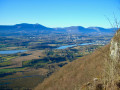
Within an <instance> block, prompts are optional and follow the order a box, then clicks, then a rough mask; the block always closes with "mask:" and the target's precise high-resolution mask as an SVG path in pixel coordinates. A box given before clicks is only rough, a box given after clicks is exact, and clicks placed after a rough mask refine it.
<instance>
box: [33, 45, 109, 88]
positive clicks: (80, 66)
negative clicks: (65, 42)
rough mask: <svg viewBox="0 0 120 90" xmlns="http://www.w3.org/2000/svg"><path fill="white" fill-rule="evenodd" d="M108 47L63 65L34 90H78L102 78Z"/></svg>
mask: <svg viewBox="0 0 120 90" xmlns="http://www.w3.org/2000/svg"><path fill="white" fill-rule="evenodd" d="M109 47H110V46H109V45H107V46H105V47H103V48H101V49H99V50H96V51H95V52H94V53H92V54H90V55H87V56H85V57H82V58H79V59H78V60H75V61H73V62H71V63H69V64H68V65H65V66H64V67H62V68H61V69H60V70H59V71H57V72H55V73H54V74H53V75H51V76H50V77H49V78H47V79H45V80H44V82H43V83H42V84H39V85H38V86H37V87H36V88H35V90H80V88H81V87H82V86H83V85H84V84H85V83H88V82H93V78H102V76H103V68H104V60H105V59H104V58H105V54H108V53H109V52H108V51H109Z"/></svg>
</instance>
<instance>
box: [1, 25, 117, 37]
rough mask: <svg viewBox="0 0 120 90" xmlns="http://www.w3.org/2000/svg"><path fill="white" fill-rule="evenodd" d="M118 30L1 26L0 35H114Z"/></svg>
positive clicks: (77, 27) (80, 27) (75, 27)
mask: <svg viewBox="0 0 120 90" xmlns="http://www.w3.org/2000/svg"><path fill="white" fill-rule="evenodd" d="M116 30H117V29H116V28H102V27H88V28H84V27H82V26H71V27H64V28H49V27H46V26H43V25H40V24H27V23H22V24H16V25H0V35H2V36H4V35H5V36H6V35H27V34H32V35H39V34H50V33H78V34H79V33H81V34H113V33H114V32H115V31H116Z"/></svg>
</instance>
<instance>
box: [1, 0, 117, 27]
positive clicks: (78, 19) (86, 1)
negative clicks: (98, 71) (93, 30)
mask: <svg viewBox="0 0 120 90" xmlns="http://www.w3.org/2000/svg"><path fill="white" fill-rule="evenodd" d="M118 7H119V0H99V1H98V0H0V13H1V14H0V25H14V24H20V23H30V24H35V23H39V24H41V25H44V26H47V27H69V26H83V27H93V26H97V27H104V28H110V27H111V26H110V23H109V22H108V20H107V19H106V16H107V17H108V18H110V20H111V22H113V21H114V19H113V17H114V15H113V13H115V15H116V18H117V19H119V17H118V14H119V10H118Z"/></svg>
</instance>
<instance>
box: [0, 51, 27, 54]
mask: <svg viewBox="0 0 120 90" xmlns="http://www.w3.org/2000/svg"><path fill="white" fill-rule="evenodd" d="M26 51H28V50H5V51H0V54H15V53H22V52H26Z"/></svg>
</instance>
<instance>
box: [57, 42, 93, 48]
mask: <svg viewBox="0 0 120 90" xmlns="http://www.w3.org/2000/svg"><path fill="white" fill-rule="evenodd" d="M91 44H92V43H82V44H74V45H66V46H60V47H58V48H56V49H66V48H68V47H73V46H78V45H79V46H83V45H91Z"/></svg>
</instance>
